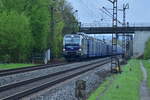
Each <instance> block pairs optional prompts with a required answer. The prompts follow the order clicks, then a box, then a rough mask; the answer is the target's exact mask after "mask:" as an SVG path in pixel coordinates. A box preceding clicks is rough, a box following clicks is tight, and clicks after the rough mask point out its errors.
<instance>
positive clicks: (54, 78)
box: [0, 58, 110, 100]
mask: <svg viewBox="0 0 150 100" xmlns="http://www.w3.org/2000/svg"><path fill="white" fill-rule="evenodd" d="M108 62H110V58H105V59H102V60H100V61H96V62H92V63H90V64H85V65H82V66H78V67H76V68H72V69H69V70H65V71H60V72H56V73H53V74H49V75H46V76H42V77H38V78H34V79H30V80H25V81H22V82H18V83H13V84H9V85H5V86H1V87H0V99H1V100H16V99H20V98H22V97H25V96H28V95H31V94H33V93H36V92H38V91H41V90H43V89H46V88H48V87H52V86H54V85H56V84H59V83H61V82H64V81H66V80H69V79H71V78H74V77H76V76H78V75H81V74H83V73H85V72H88V71H90V70H93V69H95V68H97V67H100V66H102V65H104V64H106V63H108ZM10 94H11V95H10Z"/></svg>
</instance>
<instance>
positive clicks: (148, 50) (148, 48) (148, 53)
mask: <svg viewBox="0 0 150 100" xmlns="http://www.w3.org/2000/svg"><path fill="white" fill-rule="evenodd" d="M144 59H150V38H149V39H148V41H147V42H146V44H145V49H144Z"/></svg>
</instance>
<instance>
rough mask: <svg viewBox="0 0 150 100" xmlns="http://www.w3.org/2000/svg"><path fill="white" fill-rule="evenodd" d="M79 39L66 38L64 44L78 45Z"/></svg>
mask: <svg viewBox="0 0 150 100" xmlns="http://www.w3.org/2000/svg"><path fill="white" fill-rule="evenodd" d="M79 43H80V37H66V38H65V44H79Z"/></svg>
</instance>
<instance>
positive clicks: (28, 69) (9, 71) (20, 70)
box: [0, 63, 68, 77]
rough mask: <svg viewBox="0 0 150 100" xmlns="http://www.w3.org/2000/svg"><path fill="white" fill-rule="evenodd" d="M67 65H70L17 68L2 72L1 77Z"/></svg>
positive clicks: (0, 71)
mask: <svg viewBox="0 0 150 100" xmlns="http://www.w3.org/2000/svg"><path fill="white" fill-rule="evenodd" d="M65 64H68V63H60V64H51V65H50V64H46V65H37V66H29V67H22V68H16V69H6V70H0V77H2V76H8V75H13V74H19V73H24V72H30V71H34V70H39V69H45V68H50V67H57V66H61V65H65Z"/></svg>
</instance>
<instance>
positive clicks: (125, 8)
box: [122, 3, 129, 62]
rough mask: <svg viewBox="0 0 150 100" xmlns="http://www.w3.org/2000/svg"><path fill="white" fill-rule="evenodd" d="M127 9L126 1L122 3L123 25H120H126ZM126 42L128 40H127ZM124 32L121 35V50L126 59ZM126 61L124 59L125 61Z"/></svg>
mask: <svg viewBox="0 0 150 100" xmlns="http://www.w3.org/2000/svg"><path fill="white" fill-rule="evenodd" d="M127 9H129V4H128V3H127V4H123V10H122V11H123V25H122V27H124V28H125V27H127V26H126V10H127ZM127 39H128V37H127ZM127 42H128V41H127ZM126 45H127V44H126V33H125V32H123V37H122V48H123V50H124V57H123V58H124V60H126V55H127V50H126ZM125 62H126V61H125Z"/></svg>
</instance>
